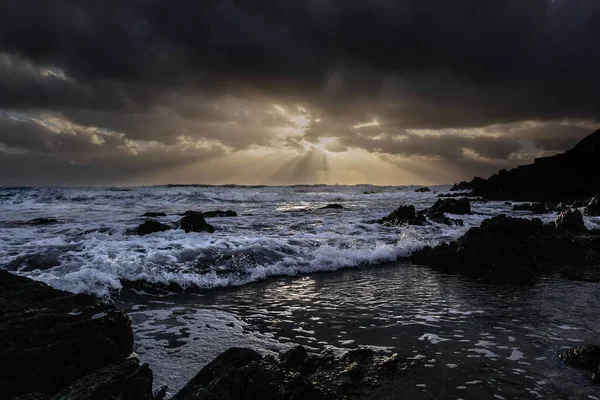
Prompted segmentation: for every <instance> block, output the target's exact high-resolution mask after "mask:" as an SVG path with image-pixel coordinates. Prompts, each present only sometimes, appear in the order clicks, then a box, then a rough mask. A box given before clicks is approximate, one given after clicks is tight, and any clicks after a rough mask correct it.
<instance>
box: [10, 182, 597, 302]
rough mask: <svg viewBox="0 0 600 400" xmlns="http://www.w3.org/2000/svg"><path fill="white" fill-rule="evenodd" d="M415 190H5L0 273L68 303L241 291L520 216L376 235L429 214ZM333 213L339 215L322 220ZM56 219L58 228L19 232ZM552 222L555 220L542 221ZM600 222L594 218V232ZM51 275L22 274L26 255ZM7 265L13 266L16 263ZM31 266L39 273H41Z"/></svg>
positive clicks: (506, 209) (477, 217) (496, 207)
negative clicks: (147, 228) (151, 214)
mask: <svg viewBox="0 0 600 400" xmlns="http://www.w3.org/2000/svg"><path fill="white" fill-rule="evenodd" d="M414 189H415V187H377V186H369V185H358V186H322V185H315V186H294V187H240V186H222V187H215V186H197V187H164V186H163V187H141V188H3V189H2V188H0V209H1V211H2V214H1V215H2V220H1V221H0V227H1V228H2V229H0V266H2V265H4V268H9V269H11V270H13V271H16V272H19V273H21V274H23V275H27V276H30V277H32V278H34V279H38V280H41V281H44V282H47V283H49V284H51V285H53V286H55V287H57V288H60V289H65V290H70V291H73V292H86V293H93V294H96V295H99V296H109V295H110V294H111V293H112V292H114V291H118V290H120V289H121V288H122V286H123V283H124V282H126V281H146V282H149V283H153V284H162V285H172V284H175V285H178V286H181V287H183V288H187V287H198V288H214V287H223V286H238V285H243V284H246V283H249V282H254V281H258V280H263V279H266V278H268V277H272V276H282V275H297V274H306V273H312V272H318V271H333V270H338V269H341V268H348V267H359V266H370V265H376V264H381V263H386V262H391V261H394V260H396V259H398V258H399V257H403V256H407V255H409V254H410V253H411V252H412V251H414V250H415V249H418V248H420V247H423V246H425V245H433V244H437V243H439V242H441V241H448V240H452V239H455V238H457V237H459V236H461V235H462V234H463V233H464V232H465V231H466V230H467V229H468V228H470V227H472V226H478V225H479V224H480V223H481V222H482V221H483V220H484V219H485V218H489V217H490V216H493V215H497V214H500V213H508V214H514V213H513V212H512V211H511V206H508V205H505V204H503V203H500V202H489V203H479V202H474V203H473V204H472V208H473V211H474V214H473V215H467V216H451V217H456V218H462V219H463V220H464V221H465V226H464V227H456V226H446V225H439V224H433V225H431V226H426V227H385V226H382V225H379V224H372V223H370V221H372V220H375V219H379V218H381V217H383V216H385V215H387V214H389V213H390V212H391V211H393V210H394V209H395V208H396V207H398V206H400V205H403V204H413V205H415V207H416V208H417V210H420V209H424V208H426V207H428V206H430V205H431V204H432V203H433V202H435V201H436V200H437V194H438V193H439V192H444V191H447V190H448V187H447V186H444V187H436V188H433V191H432V192H426V193H418V192H415V191H414ZM328 203H339V204H342V205H343V207H344V209H340V210H331V209H329V210H323V209H319V208H320V207H323V206H324V205H326V204H328ZM190 209H193V210H201V211H210V210H215V209H222V210H226V209H232V210H234V211H236V212H237V213H238V215H239V217H235V218H211V219H210V220H209V222H210V223H211V224H213V225H214V226H215V228H216V232H215V233H214V234H204V233H187V234H186V233H185V232H183V231H182V230H179V229H173V230H169V231H166V232H160V233H155V234H151V235H147V236H135V235H129V234H127V231H128V230H129V229H131V228H134V227H136V226H137V225H138V224H139V223H141V222H142V221H144V220H145V218H142V217H141V215H142V214H143V213H144V212H146V211H163V212H166V213H167V214H169V215H168V216H167V217H160V218H157V219H158V220H160V221H161V222H163V223H166V224H171V225H172V226H176V225H177V221H178V219H179V218H180V216H179V215H177V214H179V213H182V212H184V211H186V210H190ZM41 217H52V218H56V219H58V220H59V221H60V223H58V224H51V225H43V226H40V225H27V224H23V221H27V220H31V219H34V218H41ZM542 218H543V219H544V220H545V221H550V220H553V219H554V218H555V214H545V215H543V216H542ZM598 222H599V221H598V219H589V218H588V219H587V220H586V223H587V224H589V225H593V224H597V223H598ZM49 255H52V256H53V257H54V258H53V263H51V265H55V266H53V267H52V268H49V269H45V270H31V269H32V268H25V269H23V265H22V264H19V262H20V261H19V260H21V259H22V258H23V257H24V256H28V257H34V258H35V259H37V260H41V262H40V263H38V264H40V265H44V263H45V262H46V261H45V259H44V257H49ZM11 263H12V264H11ZM38 264H36V265H38Z"/></svg>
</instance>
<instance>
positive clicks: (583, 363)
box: [558, 344, 600, 382]
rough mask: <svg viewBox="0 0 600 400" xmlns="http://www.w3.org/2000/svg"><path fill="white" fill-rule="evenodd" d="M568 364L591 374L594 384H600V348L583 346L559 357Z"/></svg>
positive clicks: (565, 352)
mask: <svg viewBox="0 0 600 400" xmlns="http://www.w3.org/2000/svg"><path fill="white" fill-rule="evenodd" d="M558 357H559V358H560V359H561V360H563V361H564V362H565V363H566V364H568V365H570V366H572V367H575V368H579V369H583V370H585V371H588V372H590V378H591V379H592V381H594V382H600V346H596V345H587V344H584V345H581V346H579V347H577V348H575V349H569V350H567V351H564V352H562V353H560V354H559V355H558Z"/></svg>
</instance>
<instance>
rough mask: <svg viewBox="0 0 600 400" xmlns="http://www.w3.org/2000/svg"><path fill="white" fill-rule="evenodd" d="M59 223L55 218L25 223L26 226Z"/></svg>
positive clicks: (32, 220)
mask: <svg viewBox="0 0 600 400" xmlns="http://www.w3.org/2000/svg"><path fill="white" fill-rule="evenodd" d="M58 223H60V221H59V220H57V219H56V218H34V219H30V220H29V221H26V222H25V224H27V225H53V224H58Z"/></svg>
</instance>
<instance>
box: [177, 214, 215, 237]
mask: <svg viewBox="0 0 600 400" xmlns="http://www.w3.org/2000/svg"><path fill="white" fill-rule="evenodd" d="M188 213H189V212H188ZM188 213H186V216H185V217H183V218H181V219H180V220H179V226H180V227H181V229H183V230H184V231H186V232H188V233H189V232H208V233H213V232H214V231H215V228H213V226H212V225H210V224H209V223H207V222H206V220H205V219H204V217H203V216H202V213H197V212H195V213H189V214H188Z"/></svg>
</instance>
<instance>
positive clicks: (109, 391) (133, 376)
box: [52, 358, 154, 400]
mask: <svg viewBox="0 0 600 400" xmlns="http://www.w3.org/2000/svg"><path fill="white" fill-rule="evenodd" d="M105 399H110V400H153V399H154V396H153V395H152V371H151V370H150V368H148V364H144V365H141V366H140V364H139V361H138V360H137V359H135V358H128V359H126V360H122V361H118V362H116V363H114V364H110V365H107V366H105V367H103V368H100V369H98V370H96V371H94V372H92V373H91V374H89V375H86V376H84V377H83V378H81V379H79V380H78V381H76V382H74V383H72V384H71V385H69V387H68V388H66V389H65V390H63V391H62V392H60V393H58V394H57V395H56V396H54V397H52V400H105Z"/></svg>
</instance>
